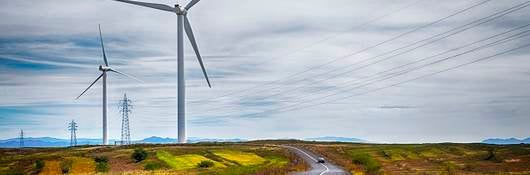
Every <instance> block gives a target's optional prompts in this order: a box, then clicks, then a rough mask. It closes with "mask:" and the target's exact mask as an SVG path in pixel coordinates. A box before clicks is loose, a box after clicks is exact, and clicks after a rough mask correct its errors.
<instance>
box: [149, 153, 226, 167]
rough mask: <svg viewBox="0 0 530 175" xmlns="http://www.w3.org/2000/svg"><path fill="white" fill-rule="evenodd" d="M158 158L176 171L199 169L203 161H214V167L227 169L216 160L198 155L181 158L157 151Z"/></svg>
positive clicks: (181, 156) (180, 156)
mask: <svg viewBox="0 0 530 175" xmlns="http://www.w3.org/2000/svg"><path fill="white" fill-rule="evenodd" d="M156 157H157V158H158V159H160V160H162V161H163V162H164V163H166V164H167V165H168V166H169V167H171V168H172V169H174V170H186V169H193V168H197V165H198V164H199V163H201V162H202V161H212V162H214V167H217V168H222V167H226V166H225V165H223V164H221V163H219V162H216V161H214V160H211V159H208V158H206V157H204V156H201V155H198V154H184V155H179V156H174V155H172V154H171V153H169V152H167V151H157V152H156Z"/></svg>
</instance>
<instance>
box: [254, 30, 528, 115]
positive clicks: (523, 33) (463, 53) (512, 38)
mask: <svg viewBox="0 0 530 175" xmlns="http://www.w3.org/2000/svg"><path fill="white" fill-rule="evenodd" d="M528 25H530V24H528ZM528 25H524V27H526V26H528ZM521 27H523V26H521ZM528 32H530V30H527V31H523V32H521V33H518V34H515V35H512V36H509V37H506V38H503V39H501V40H497V41H494V42H491V43H488V44H485V45H482V46H480V47H477V48H474V49H471V50H468V51H465V52H462V53H459V54H456V55H453V56H450V57H446V58H444V59H441V60H436V61H434V62H431V63H428V64H425V65H422V66H418V67H415V68H412V69H408V70H406V71H402V72H398V73H397V74H396V73H393V74H394V75H393V76H389V77H386V78H384V79H381V80H377V81H372V82H369V83H366V84H362V85H359V86H355V87H352V88H349V89H348V90H343V91H342V92H346V91H351V90H355V89H358V88H362V87H365V86H368V85H371V84H374V83H377V82H381V81H384V80H388V79H391V78H394V77H397V76H401V75H404V74H406V73H409V72H411V71H414V70H419V69H422V68H425V67H428V66H430V65H433V64H437V63H440V62H443V61H446V60H449V59H452V58H456V57H459V56H462V55H465V54H469V53H472V52H475V51H478V50H481V49H484V48H489V47H492V46H496V45H499V44H503V43H506V42H509V41H513V40H515V39H519V38H522V37H526V36H528V35H529V33H528ZM528 46H530V44H527V45H523V46H520V47H517V48H514V49H510V50H506V51H504V52H500V53H497V54H494V55H491V56H488V57H483V58H479V59H476V60H473V61H471V62H467V63H464V64H460V65H457V66H454V67H450V68H448V69H444V70H442V71H437V72H435V73H431V74H427V75H424V76H420V77H417V78H413V79H410V80H406V81H402V82H398V83H396V84H392V85H390V86H384V87H382V88H377V89H374V90H369V91H366V92H363V93H358V94H353V95H350V96H346V97H340V98H336V99H331V100H328V101H325V102H321V103H316V104H309V105H307V106H302V107H296V106H299V105H301V104H304V103H307V101H310V102H312V101H318V100H322V99H326V98H328V97H331V96H334V95H337V94H339V93H341V92H337V93H332V94H330V95H327V96H324V97H317V98H315V99H311V100H306V102H300V103H298V104H294V105H290V106H286V107H280V108H277V109H273V110H267V111H263V112H259V113H252V114H247V115H246V116H255V115H259V114H273V113H281V112H289V111H296V110H300V109H305V108H309V107H313V106H318V105H323V104H329V103H336V102H337V101H340V100H344V99H348V98H351V97H355V96H360V95H365V94H368V93H372V92H377V91H381V90H384V89H388V88H391V87H395V86H398V85H401V84H404V83H408V82H411V81H415V80H419V79H422V78H426V77H429V76H434V75H436V74H440V73H443V72H447V71H449V70H453V69H456V68H460V67H463V66H466V65H469V64H474V63H477V62H480V61H484V60H488V59H491V58H494V57H497V56H499V55H503V54H506V53H509V52H513V51H515V50H519V49H522V48H526V47H528ZM293 107H294V108H293Z"/></svg>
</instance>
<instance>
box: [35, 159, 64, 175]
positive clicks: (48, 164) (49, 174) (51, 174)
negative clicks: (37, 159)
mask: <svg viewBox="0 0 530 175" xmlns="http://www.w3.org/2000/svg"><path fill="white" fill-rule="evenodd" d="M44 164H45V166H44V169H42V172H41V173H40V175H56V174H62V173H61V165H60V162H59V161H45V163H44Z"/></svg>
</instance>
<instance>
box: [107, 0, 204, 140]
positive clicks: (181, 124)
mask: <svg viewBox="0 0 530 175" xmlns="http://www.w3.org/2000/svg"><path fill="white" fill-rule="evenodd" d="M115 1H119V2H125V3H129V4H134V5H139V6H144V7H149V8H153V9H158V10H162V11H167V12H172V13H175V14H176V15H177V70H178V71H177V104H178V107H177V108H178V109H177V116H178V117H177V118H178V121H177V122H178V123H177V127H178V142H179V143H186V109H185V81H184V45H183V30H184V31H186V34H187V35H188V39H189V40H190V42H191V46H192V47H193V50H194V51H195V54H196V55H197V59H198V60H199V64H200V65H201V68H202V73H203V74H204V77H205V78H206V82H207V83H208V86H209V87H210V88H211V87H212V86H211V84H210V80H209V79H208V74H207V73H206V69H205V68H204V64H203V62H202V57H201V54H200V53H199V48H198V46H197V42H195V36H194V35H193V31H192V29H191V25H190V21H189V20H188V17H187V14H188V10H189V9H190V8H191V7H193V6H194V5H195V4H197V3H198V2H199V1H200V0H192V1H191V2H190V3H188V5H186V7H182V6H180V4H175V6H174V7H171V6H168V5H164V4H154V3H147V2H138V1H129V0H115Z"/></svg>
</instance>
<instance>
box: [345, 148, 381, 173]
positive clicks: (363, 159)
mask: <svg viewBox="0 0 530 175" xmlns="http://www.w3.org/2000/svg"><path fill="white" fill-rule="evenodd" d="M351 157H352V161H353V163H355V164H359V165H362V166H363V167H364V168H365V169H366V172H367V173H368V174H377V173H379V170H380V169H381V164H379V162H377V160H375V159H374V158H373V157H372V156H370V154H368V153H361V154H352V155H351Z"/></svg>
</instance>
